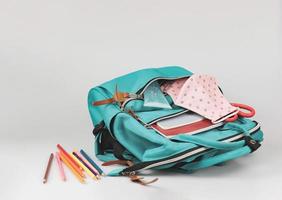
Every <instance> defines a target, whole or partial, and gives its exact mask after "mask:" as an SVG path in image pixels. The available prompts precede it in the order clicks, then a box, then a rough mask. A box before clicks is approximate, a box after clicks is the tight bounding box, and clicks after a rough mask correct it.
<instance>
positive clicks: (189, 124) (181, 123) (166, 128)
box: [152, 112, 223, 138]
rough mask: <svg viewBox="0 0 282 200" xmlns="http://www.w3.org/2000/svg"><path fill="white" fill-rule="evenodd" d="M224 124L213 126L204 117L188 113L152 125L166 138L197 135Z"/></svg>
mask: <svg viewBox="0 0 282 200" xmlns="http://www.w3.org/2000/svg"><path fill="white" fill-rule="evenodd" d="M222 124H223V123H217V124H213V123H212V122H211V121H210V120H208V119H206V118H203V117H202V116H200V115H198V114H196V113H193V112H187V113H184V114H181V115H179V116H177V117H173V118H169V119H164V120H161V121H159V122H156V123H154V124H152V128H153V129H155V130H156V131H157V132H158V133H160V134H161V135H163V136H165V137H169V138H170V137H173V136H175V135H178V134H189V135H193V134H197V133H200V132H203V131H207V130H210V129H213V128H216V127H219V126H221V125H222Z"/></svg>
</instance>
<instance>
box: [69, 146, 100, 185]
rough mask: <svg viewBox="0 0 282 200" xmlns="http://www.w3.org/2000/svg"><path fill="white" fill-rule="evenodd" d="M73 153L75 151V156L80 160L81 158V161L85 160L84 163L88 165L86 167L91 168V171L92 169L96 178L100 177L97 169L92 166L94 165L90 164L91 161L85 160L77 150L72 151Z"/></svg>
mask: <svg viewBox="0 0 282 200" xmlns="http://www.w3.org/2000/svg"><path fill="white" fill-rule="evenodd" d="M73 153H75V154H76V156H77V157H79V158H80V160H83V161H84V162H85V164H87V167H88V168H91V171H93V172H94V173H95V174H96V176H97V178H99V179H100V178H101V177H100V173H99V172H98V170H97V169H96V168H94V167H93V166H92V165H91V163H90V162H88V160H86V159H85V158H84V157H83V156H82V155H81V154H80V153H79V152H78V151H74V152H73Z"/></svg>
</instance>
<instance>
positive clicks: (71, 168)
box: [59, 151, 85, 183]
mask: <svg viewBox="0 0 282 200" xmlns="http://www.w3.org/2000/svg"><path fill="white" fill-rule="evenodd" d="M59 155H60V158H61V159H62V161H63V163H65V165H66V166H67V167H68V168H69V169H70V170H71V172H72V173H73V174H74V175H75V176H76V178H77V179H78V180H79V181H80V182H81V183H85V180H84V178H83V177H82V176H80V174H79V173H78V172H77V171H76V170H75V169H74V168H73V166H72V165H71V164H70V163H69V161H68V160H67V159H66V157H65V155H64V154H63V153H62V152H61V151H60V153H59Z"/></svg>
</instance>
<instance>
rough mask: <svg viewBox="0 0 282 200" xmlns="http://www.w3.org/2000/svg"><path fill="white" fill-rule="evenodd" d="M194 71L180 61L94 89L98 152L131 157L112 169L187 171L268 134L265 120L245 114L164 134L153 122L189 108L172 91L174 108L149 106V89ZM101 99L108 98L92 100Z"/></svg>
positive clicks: (237, 152)
mask: <svg viewBox="0 0 282 200" xmlns="http://www.w3.org/2000/svg"><path fill="white" fill-rule="evenodd" d="M191 75H192V73H191V72H190V71H188V70H186V69H184V68H182V67H177V66H169V67H161V68H149V69H143V70H139V71H136V72H133V73H130V74H127V75H124V76H121V77H118V78H115V79H113V80H110V81H108V82H105V83H103V84H101V85H99V86H96V87H94V88H92V89H91V90H90V91H89V94H88V108H89V112H90V116H91V119H92V122H93V125H94V130H93V134H94V135H95V145H94V146H95V154H96V156H97V158H98V159H100V160H101V161H104V162H108V161H113V160H127V161H128V160H129V161H131V163H132V164H131V165H130V166H125V167H120V168H117V169H115V170H113V171H111V172H110V173H109V175H112V176H117V175H125V176H130V175H133V174H136V173H137V172H138V171H141V170H147V169H154V170H176V171H180V172H186V173H187V172H191V171H194V170H197V169H201V168H206V167H209V166H213V165H218V164H220V163H223V162H225V161H228V160H232V159H235V158H238V157H241V156H244V155H247V154H249V153H252V152H253V151H255V150H256V149H257V148H259V147H260V143H261V142H262V140H263V133H262V131H261V130H260V126H259V124H258V123H257V122H256V121H253V120H250V119H247V118H245V117H239V118H238V119H237V120H236V121H234V122H228V123H224V124H222V125H221V126H217V127H215V128H212V129H209V130H204V131H202V132H200V133H197V134H194V135H187V134H178V135H176V136H174V137H172V138H167V137H164V136H163V135H161V134H159V133H157V132H156V130H155V129H153V128H152V127H151V125H152V124H153V123H156V122H157V121H160V120H162V119H167V118H171V117H174V116H177V115H180V114H182V113H184V112H186V111H187V110H186V109H184V108H182V107H179V106H176V105H174V104H173V101H172V100H171V98H170V97H169V96H168V95H167V96H166V98H167V101H168V102H169V103H170V106H171V107H172V109H163V108H155V107H151V108H150V107H145V106H144V100H143V98H142V95H143V93H144V91H145V90H146V89H147V88H148V86H149V85H150V84H152V83H153V82H160V81H164V80H176V79H180V78H184V77H189V76H191ZM118 91H121V92H118ZM105 99H106V100H105ZM119 100H120V101H119ZM99 101H100V102H101V101H102V102H103V101H108V102H103V104H101V105H93V102H99ZM104 103H106V104H104Z"/></svg>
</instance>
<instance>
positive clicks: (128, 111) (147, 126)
mask: <svg viewBox="0 0 282 200" xmlns="http://www.w3.org/2000/svg"><path fill="white" fill-rule="evenodd" d="M126 112H127V113H128V114H129V115H131V116H132V117H133V118H134V119H136V120H137V121H138V122H139V123H141V124H142V125H143V126H145V127H146V128H149V127H151V125H150V124H147V123H144V122H143V121H142V120H141V119H140V118H139V117H138V116H137V115H136V114H135V112H134V111H133V110H131V109H128V110H127V111H126Z"/></svg>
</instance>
